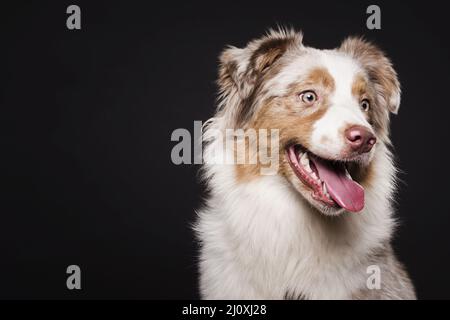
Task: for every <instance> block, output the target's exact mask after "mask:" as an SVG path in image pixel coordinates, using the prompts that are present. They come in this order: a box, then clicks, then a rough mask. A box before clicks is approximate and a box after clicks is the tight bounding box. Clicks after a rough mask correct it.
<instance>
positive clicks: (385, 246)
mask: <svg viewBox="0 0 450 320" xmlns="http://www.w3.org/2000/svg"><path fill="white" fill-rule="evenodd" d="M217 82H218V87H219V99H218V107H217V111H216V114H215V116H214V117H213V118H212V119H210V120H209V121H208V122H207V123H206V124H205V126H204V130H203V143H204V150H203V157H204V164H203V166H202V169H201V174H202V178H203V179H204V183H205V184H206V186H207V192H208V195H207V199H206V201H205V203H204V206H203V207H202V208H201V209H200V210H198V211H197V214H198V220H197V221H196V223H195V226H194V228H195V232H196V235H197V238H198V239H199V244H200V257H199V269H200V270H199V271H200V292H201V296H202V298H204V299H345V300H346V299H416V294H415V290H414V287H413V284H412V282H411V280H410V278H409V276H408V274H407V272H406V271H405V269H404V267H403V265H402V264H401V263H400V262H399V261H398V260H397V258H396V256H395V254H394V252H393V249H392V246H391V244H390V240H391V237H392V234H393V231H394V229H395V226H396V220H395V218H394V217H393V208H392V204H391V203H392V201H393V197H394V195H395V187H396V168H395V165H394V162H393V155H392V152H391V151H390V150H391V149H392V148H391V142H390V139H389V118H390V114H391V113H392V114H396V113H397V112H398V109H399V105H400V94H401V89H400V84H399V81H398V78H397V74H396V71H395V70H394V69H393V66H392V63H391V61H390V60H389V59H388V58H387V57H386V55H385V54H384V53H383V52H382V51H381V50H380V49H379V48H378V47H376V46H375V45H373V44H371V43H370V42H367V41H366V40H364V39H362V38H357V37H350V38H347V39H345V40H344V41H343V42H342V44H341V45H340V46H339V47H338V48H336V49H333V50H319V49H315V48H311V47H307V46H305V45H304V44H303V34H302V33H301V32H296V31H294V30H291V29H283V28H280V29H276V30H273V29H271V30H269V31H268V32H267V34H265V35H264V36H263V37H261V38H259V39H256V40H254V41H251V42H250V43H249V44H248V45H247V46H246V47H245V48H236V47H228V48H226V49H225V50H224V52H223V53H222V54H221V56H220V66H219V77H218V81H217ZM228 129H242V130H247V129H248V130H250V129H252V130H256V131H258V130H277V132H278V136H277V139H276V141H273V142H274V143H272V142H271V146H272V147H271V148H269V149H270V151H271V152H270V153H271V159H272V160H274V161H277V163H278V167H277V168H276V171H275V172H273V173H272V174H267V173H266V174H262V173H261V172H262V171H261V169H263V168H262V167H263V164H262V163H261V162H260V161H258V162H256V163H248V161H247V162H245V163H229V162H227V163H220V161H212V160H213V159H217V157H218V156H220V157H222V158H223V157H224V158H225V159H229V158H230V157H231V158H233V159H235V155H236V148H235V147H236V143H232V144H231V145H232V146H233V147H232V148H223V145H224V143H223V142H224V140H227V139H228V138H226V137H225V134H224V133H225V132H226V131H227V130H228ZM267 132H268V131H266V133H264V134H263V136H264V135H266V134H267ZM228 140H232V141H234V142H236V141H237V140H236V137H232V138H229V139H228ZM248 140H249V139H247V140H245V143H244V144H243V145H244V146H246V148H247V149H246V158H245V159H249V158H251V157H253V158H254V157H255V155H256V157H257V156H258V151H259V149H260V148H261V145H259V144H257V143H256V144H255V143H252V142H249V141H248ZM274 146H276V147H274ZM372 271H373V273H372ZM376 279H378V280H379V283H378V285H377V284H376V282H377V281H376Z"/></svg>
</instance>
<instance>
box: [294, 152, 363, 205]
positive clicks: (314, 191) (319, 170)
mask: <svg viewBox="0 0 450 320" xmlns="http://www.w3.org/2000/svg"><path fill="white" fill-rule="evenodd" d="M287 158H288V160H289V163H290V165H291V167H292V170H293V171H294V172H295V174H296V175H297V177H298V178H299V179H300V181H301V182H302V183H303V184H305V185H306V186H307V187H309V188H310V189H311V196H312V197H313V199H314V200H316V201H318V202H320V203H322V204H324V205H326V206H329V207H333V208H344V209H346V210H347V211H350V212H359V211H361V210H362V209H363V208H364V188H363V187H362V186H361V185H360V184H358V183H357V182H356V181H354V180H353V179H352V177H351V175H350V173H349V172H348V170H347V166H346V163H345V162H341V161H331V160H326V159H323V158H320V157H318V156H316V155H314V154H313V153H311V152H310V151H308V150H307V149H306V148H304V147H303V146H301V145H293V146H290V147H288V148H287Z"/></svg>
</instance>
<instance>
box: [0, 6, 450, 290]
mask: <svg viewBox="0 0 450 320" xmlns="http://www.w3.org/2000/svg"><path fill="white" fill-rule="evenodd" d="M10 2H11V4H6V3H2V4H1V8H0V12H1V13H0V16H1V30H0V34H1V38H0V41H1V54H2V56H3V57H2V58H1V62H2V63H1V70H0V78H1V79H2V85H1V89H0V93H1V96H0V99H1V100H0V105H1V116H0V130H1V162H2V165H1V172H2V174H1V180H0V181H1V188H2V189H1V201H0V214H1V221H0V298H156V299H159V298H198V288H197V270H196V257H197V245H196V243H195V240H194V237H193V234H192V232H191V230H190V224H191V223H192V222H193V221H194V218H195V213H194V209H195V208H196V207H198V206H199V203H200V201H201V194H202V188H201V186H199V184H198V183H197V177H196V172H197V170H198V166H194V165H191V166H188V165H185V166H175V165H173V164H172V163H171V159H170V152H171V149H172V147H173V146H174V145H175V143H174V142H171V141H170V136H171V133H172V131H173V130H174V129H176V128H186V129H188V130H190V131H191V132H192V131H193V121H194V120H203V121H205V120H206V119H208V118H209V117H210V116H212V114H213V111H214V105H215V97H216V95H215V91H216V86H215V83H214V81H215V79H216V69H217V57H218V55H219V53H220V52H221V50H222V49H223V48H224V47H225V46H226V45H228V44H233V45H237V46H244V45H245V44H246V42H247V41H249V40H251V39H253V38H255V37H259V36H260V35H262V34H263V33H264V32H265V30H267V29H268V28H269V27H275V26H276V25H277V24H280V25H287V26H293V27H295V28H296V29H302V30H303V31H304V33H305V38H304V42H305V44H306V45H310V46H314V47H318V48H333V47H336V46H338V45H339V43H340V42H341V41H342V40H343V39H344V38H345V37H346V36H348V35H365V36H366V38H368V39H369V40H373V41H374V42H376V43H377V44H379V45H380V46H381V47H382V48H383V49H385V51H386V52H387V53H388V54H389V56H390V57H391V58H392V60H393V62H394V64H395V67H396V70H397V71H398V73H399V77H400V81H401V83H402V86H403V96H402V105H401V107H400V113H399V115H398V116H396V117H394V118H393V120H392V139H393V142H394V145H395V153H396V155H397V161H398V163H399V167H400V168H401V170H402V172H403V173H402V174H401V179H402V181H403V182H402V183H401V184H400V189H399V193H398V197H397V199H398V201H397V202H398V204H397V211H398V216H399V220H400V222H401V227H400V228H399V230H398V233H397V234H396V238H395V247H396V249H397V252H398V255H399V257H400V259H401V260H402V261H403V262H404V263H405V264H406V266H407V268H408V270H409V272H410V274H411V276H412V278H413V281H414V283H415V285H416V288H417V291H418V294H419V297H420V298H422V299H431V298H450V292H449V289H448V288H449V286H450V250H449V228H450V216H449V209H448V207H449V202H448V201H449V199H450V195H449V194H448V191H449V188H448V183H449V182H448V181H449V178H450V177H449V174H448V168H447V164H448V158H447V147H448V145H449V143H448V141H449V138H450V137H449V124H448V123H449V115H450V113H449V108H450V106H449V103H448V98H447V94H448V91H449V90H448V85H449V77H450V76H449V75H450V70H449V53H450V52H449V44H448V38H449V33H448V31H447V24H448V17H447V16H448V12H447V11H445V10H444V7H443V5H442V4H440V2H433V1H426V2H425V1H424V2H423V3H412V2H401V1H389V2H386V3H384V2H381V1H377V2H376V3H377V4H378V5H380V6H381V10H382V30H376V31H370V30H368V29H367V28H366V26H365V23H366V17H367V15H366V13H365V11H366V8H367V6H368V5H370V4H372V3H371V2H367V1H335V2H331V1H301V0H297V1H292V2H284V1H272V2H267V3H263V2H261V1H258V2H253V3H252V2H249V1H208V2H204V3H199V2H188V1H184V2H180V3H176V2H171V1H166V2H163V3H153V2H152V1H142V2H133V1H120V2H119V1H117V2H113V1H103V2H100V1H90V2H88V1H73V2H68V1H54V2H45V1H36V2H35V3H34V4H25V3H19V2H16V1H14V2H13V1H10ZM12 3H14V5H13V4H12ZM70 4H77V5H79V6H80V7H81V10H82V30H79V31H70V30H68V29H67V28H66V18H67V14H66V8H67V6H68V5H70ZM70 264H77V265H79V266H80V267H81V269H82V290H81V291H69V290H67V289H66V284H65V282H66V276H67V275H66V273H65V271H66V267H67V266H68V265H70Z"/></svg>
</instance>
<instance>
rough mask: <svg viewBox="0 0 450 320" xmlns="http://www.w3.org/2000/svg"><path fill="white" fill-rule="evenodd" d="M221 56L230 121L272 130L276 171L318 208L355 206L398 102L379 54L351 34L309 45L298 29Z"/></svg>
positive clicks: (389, 69)
mask: <svg viewBox="0 0 450 320" xmlns="http://www.w3.org/2000/svg"><path fill="white" fill-rule="evenodd" d="M221 61H222V66H221V72H220V79H219V84H220V86H221V89H222V93H223V95H224V98H225V99H229V100H228V103H226V104H225V106H226V108H232V109H233V110H225V112H228V114H229V117H230V118H231V120H232V122H233V126H234V127H235V128H243V129H249V128H253V129H278V130H279V151H278V155H279V156H280V169H279V174H280V175H282V176H284V177H285V178H286V179H287V180H288V181H289V182H290V183H291V184H292V185H293V187H294V188H295V189H296V190H297V191H298V192H299V193H300V194H301V195H302V196H303V197H304V198H305V199H306V200H307V201H309V202H310V203H311V204H312V205H313V206H315V207H316V208H317V209H319V210H320V211H321V212H323V213H325V214H330V215H336V214H339V213H340V212H342V211H344V210H347V211H352V212H358V211H361V210H362V209H363V208H364V188H363V186H361V184H363V181H364V179H365V178H366V177H367V175H368V174H369V173H368V172H369V171H370V170H369V168H370V164H371V161H372V159H373V156H374V153H375V152H376V150H377V145H378V144H381V143H387V142H388V132H389V129H388V125H389V112H394V113H396V112H397V110H398V107H399V103H400V87H399V83H398V80H397V76H396V73H395V71H394V70H393V68H392V66H391V63H390V62H389V60H388V59H387V58H386V57H385V56H384V55H383V53H382V52H381V51H380V50H379V49H377V48H376V47H374V46H373V45H371V44H368V43H366V42H364V41H362V40H359V39H348V40H346V41H344V43H343V44H342V45H341V47H340V48H338V49H335V50H317V49H313V48H308V47H305V46H303V45H302V42H301V34H298V33H294V32H284V31H279V32H271V33H270V34H269V35H267V36H266V37H264V38H262V39H259V40H256V41H254V42H251V43H250V44H249V45H248V46H247V47H246V48H244V49H237V48H231V49H228V50H226V51H225V52H224V54H223V55H222V59H221ZM233 101H234V103H230V102H233ZM238 170H241V171H242V170H245V167H244V168H242V167H241V168H239V169H238ZM253 172H255V171H253ZM241 175H242V174H241Z"/></svg>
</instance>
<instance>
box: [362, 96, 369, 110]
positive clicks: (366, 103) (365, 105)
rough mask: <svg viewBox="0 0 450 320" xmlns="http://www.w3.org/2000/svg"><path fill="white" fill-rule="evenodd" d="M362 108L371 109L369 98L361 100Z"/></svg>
mask: <svg viewBox="0 0 450 320" xmlns="http://www.w3.org/2000/svg"><path fill="white" fill-rule="evenodd" d="M361 108H362V109H363V110H364V111H369V109H370V102H369V100H367V99H364V100H362V101H361Z"/></svg>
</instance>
